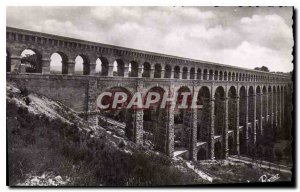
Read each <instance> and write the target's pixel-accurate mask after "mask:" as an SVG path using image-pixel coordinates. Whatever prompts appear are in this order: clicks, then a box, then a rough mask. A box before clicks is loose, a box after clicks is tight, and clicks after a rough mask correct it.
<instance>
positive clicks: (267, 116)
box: [264, 92, 269, 124]
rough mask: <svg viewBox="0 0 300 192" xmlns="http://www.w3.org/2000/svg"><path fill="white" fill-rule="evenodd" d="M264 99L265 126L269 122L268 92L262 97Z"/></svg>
mask: <svg viewBox="0 0 300 192" xmlns="http://www.w3.org/2000/svg"><path fill="white" fill-rule="evenodd" d="M264 97H265V101H266V105H267V106H266V109H267V110H266V117H265V122H266V123H265V124H267V123H268V122H269V93H268V92H266V93H265V95H264Z"/></svg>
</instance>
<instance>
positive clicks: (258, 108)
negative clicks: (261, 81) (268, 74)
mask: <svg viewBox="0 0 300 192" xmlns="http://www.w3.org/2000/svg"><path fill="white" fill-rule="evenodd" d="M255 93H256V120H258V124H257V125H258V126H257V128H256V134H257V136H260V135H261V133H262V132H261V131H262V130H261V129H260V128H261V126H260V125H261V124H262V119H261V118H260V117H261V115H262V114H261V105H262V102H261V96H262V95H261V88H260V86H259V85H258V86H257V87H256V92H255Z"/></svg>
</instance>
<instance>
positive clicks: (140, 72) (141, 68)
mask: <svg viewBox="0 0 300 192" xmlns="http://www.w3.org/2000/svg"><path fill="white" fill-rule="evenodd" d="M138 67H139V68H138V77H139V78H142V77H143V69H144V67H143V65H139V66H138Z"/></svg>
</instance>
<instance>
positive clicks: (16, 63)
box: [10, 55, 21, 73]
mask: <svg viewBox="0 0 300 192" xmlns="http://www.w3.org/2000/svg"><path fill="white" fill-rule="evenodd" d="M10 66H11V72H12V73H20V68H21V56H16V55H11V56H10Z"/></svg>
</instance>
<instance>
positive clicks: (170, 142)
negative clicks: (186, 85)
mask: <svg viewBox="0 0 300 192" xmlns="http://www.w3.org/2000/svg"><path fill="white" fill-rule="evenodd" d="M169 97H172V95H171V94H170V96H169ZM166 110H167V119H166V120H167V150H166V151H167V155H168V156H169V157H173V156H174V134H175V133H174V106H172V105H171V103H167V109H166Z"/></svg>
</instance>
